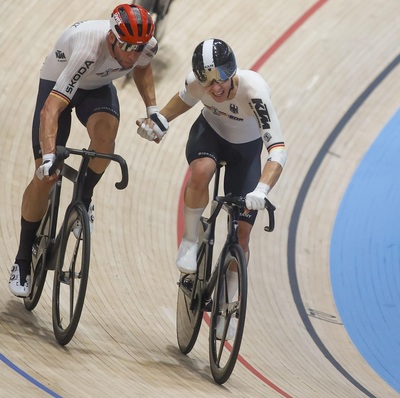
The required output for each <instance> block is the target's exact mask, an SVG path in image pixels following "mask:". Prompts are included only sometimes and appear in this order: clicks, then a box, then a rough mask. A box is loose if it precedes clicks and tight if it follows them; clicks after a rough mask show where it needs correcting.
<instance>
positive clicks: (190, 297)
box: [176, 220, 207, 354]
mask: <svg viewBox="0 0 400 398" xmlns="http://www.w3.org/2000/svg"><path fill="white" fill-rule="evenodd" d="M205 228H206V225H205V223H204V222H203V220H202V222H200V225H199V242H201V241H202V240H203V233H204V230H205ZM206 261H207V255H206V244H205V243H202V244H201V245H200V247H199V250H198V252H197V270H204V269H205V267H206ZM178 285H179V290H178V301H177V306H176V334H177V340H178V346H179V349H180V350H181V352H182V353H183V354H188V353H189V352H190V351H191V350H192V348H193V346H194V344H195V343H196V340H197V336H198V335H199V331H200V326H201V321H202V319H203V312H204V310H203V309H204V304H205V303H204V302H203V301H204V300H203V298H202V292H203V291H204V281H202V280H199V279H198V273H196V274H191V275H187V274H181V276H180V280H179V283H178Z"/></svg>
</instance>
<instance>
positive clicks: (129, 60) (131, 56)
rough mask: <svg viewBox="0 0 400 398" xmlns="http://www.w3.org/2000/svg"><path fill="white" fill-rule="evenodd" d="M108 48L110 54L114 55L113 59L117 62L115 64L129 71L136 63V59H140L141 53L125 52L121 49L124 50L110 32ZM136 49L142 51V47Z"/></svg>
mask: <svg viewBox="0 0 400 398" xmlns="http://www.w3.org/2000/svg"><path fill="white" fill-rule="evenodd" d="M109 43H110V46H109V47H111V50H110V53H111V54H112V55H114V58H115V59H116V60H117V62H118V63H119V64H120V65H121V66H122V67H123V68H125V69H130V68H132V66H133V64H134V63H135V62H136V61H137V59H138V58H139V57H140V54H141V51H135V50H132V51H125V50H123V49H122V48H124V44H123V43H120V42H119V41H118V40H117V39H116V37H115V35H114V34H112V33H111V32H110V41H109ZM138 49H140V50H143V47H139V48H138ZM129 50H131V49H129Z"/></svg>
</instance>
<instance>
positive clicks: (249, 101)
mask: <svg viewBox="0 0 400 398" xmlns="http://www.w3.org/2000/svg"><path fill="white" fill-rule="evenodd" d="M236 76H237V77H238V78H239V81H238V89H237V92H236V95H235V97H234V98H233V99H232V100H227V101H224V102H222V103H219V102H216V101H214V99H213V98H212V97H211V96H210V95H209V94H208V93H207V91H206V89H205V88H204V87H203V86H202V85H201V84H200V83H199V82H198V80H197V79H196V77H195V75H194V73H193V72H191V73H190V74H189V75H188V77H187V78H186V82H185V87H184V88H183V89H182V90H181V91H180V92H179V96H180V98H181V99H182V100H183V101H184V102H185V103H186V104H188V105H189V106H194V105H195V104H196V103H197V102H199V101H201V102H202V103H203V104H204V109H203V110H202V113H203V115H204V117H205V119H206V120H207V122H208V123H209V124H210V126H211V127H212V128H213V129H214V130H215V132H216V133H217V134H218V135H220V136H221V137H222V138H224V139H225V140H226V141H228V142H231V143H233V144H243V143H246V142H250V141H254V140H256V139H257V138H259V137H260V136H261V137H262V139H263V141H264V144H265V146H266V148H267V149H268V151H271V150H272V149H274V147H276V148H280V149H284V143H283V136H282V131H281V127H280V124H279V120H278V117H277V115H276V112H275V109H274V107H273V105H272V102H271V90H270V88H269V86H268V84H267V82H266V81H265V80H264V79H263V78H262V77H261V75H259V74H258V73H257V72H254V71H251V70H240V69H238V70H237V72H236Z"/></svg>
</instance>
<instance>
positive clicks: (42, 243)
mask: <svg viewBox="0 0 400 398" xmlns="http://www.w3.org/2000/svg"><path fill="white" fill-rule="evenodd" d="M49 220H50V209H49V208H48V209H47V212H46V214H45V216H44V217H43V221H42V223H41V225H40V227H39V229H38V231H37V233H36V238H35V242H34V243H33V245H32V260H31V276H32V281H31V282H32V289H31V292H30V294H29V296H28V297H25V298H24V306H25V308H26V309H27V310H28V311H32V310H33V309H34V308H35V307H36V306H37V304H38V302H39V300H40V297H41V296H42V292H43V287H44V284H45V282H46V276H47V268H46V266H45V264H44V262H45V257H46V250H47V243H48V241H49V237H48V232H44V231H48V223H49Z"/></svg>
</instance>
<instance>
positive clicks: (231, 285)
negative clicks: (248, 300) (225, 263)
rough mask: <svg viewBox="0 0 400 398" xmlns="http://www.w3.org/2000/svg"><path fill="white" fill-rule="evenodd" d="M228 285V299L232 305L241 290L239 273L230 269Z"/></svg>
mask: <svg viewBox="0 0 400 398" xmlns="http://www.w3.org/2000/svg"><path fill="white" fill-rule="evenodd" d="M226 283H227V285H228V299H229V302H230V303H232V302H233V301H234V298H235V296H236V294H237V292H238V289H239V286H238V273H237V272H235V271H231V270H229V269H228V270H227V271H226Z"/></svg>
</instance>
